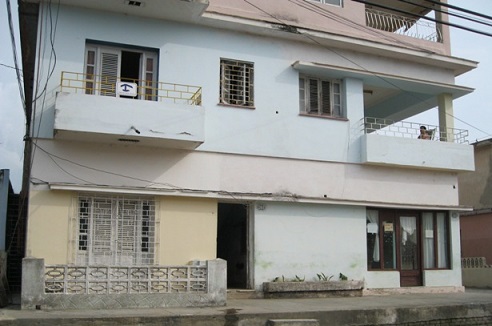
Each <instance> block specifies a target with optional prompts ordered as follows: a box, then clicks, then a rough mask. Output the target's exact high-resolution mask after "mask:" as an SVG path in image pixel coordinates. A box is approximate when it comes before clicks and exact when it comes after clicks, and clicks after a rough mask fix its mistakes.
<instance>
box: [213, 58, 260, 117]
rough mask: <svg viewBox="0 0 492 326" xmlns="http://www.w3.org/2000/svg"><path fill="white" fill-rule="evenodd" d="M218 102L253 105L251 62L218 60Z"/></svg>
mask: <svg viewBox="0 0 492 326" xmlns="http://www.w3.org/2000/svg"><path fill="white" fill-rule="evenodd" d="M220 103H224V104H231V105H239V106H247V107H253V106H254V69H253V63H251V62H243V61H236V60H229V59H221V60H220Z"/></svg>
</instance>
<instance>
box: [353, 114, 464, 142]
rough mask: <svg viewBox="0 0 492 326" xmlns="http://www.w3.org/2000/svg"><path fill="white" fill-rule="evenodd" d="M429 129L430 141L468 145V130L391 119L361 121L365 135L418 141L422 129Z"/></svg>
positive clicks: (366, 118) (365, 119)
mask: <svg viewBox="0 0 492 326" xmlns="http://www.w3.org/2000/svg"><path fill="white" fill-rule="evenodd" d="M421 126H424V127H426V129H427V134H428V135H429V139H430V140H439V141H448V142H454V143H457V144H468V140H467V137H468V130H464V129H455V128H447V129H446V130H443V129H442V128H439V126H433V125H429V124H421V123H416V122H408V121H396V122H395V121H393V120H389V119H380V118H371V117H365V118H364V119H362V120H361V127H362V130H363V131H364V133H365V134H371V133H376V134H378V135H383V136H393V137H402V138H413V139H418V138H419V136H420V127H421Z"/></svg>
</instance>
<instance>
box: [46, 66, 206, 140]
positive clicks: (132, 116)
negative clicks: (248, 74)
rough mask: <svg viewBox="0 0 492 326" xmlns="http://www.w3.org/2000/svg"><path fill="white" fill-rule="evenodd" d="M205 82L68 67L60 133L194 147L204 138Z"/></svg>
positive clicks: (60, 100)
mask: <svg viewBox="0 0 492 326" xmlns="http://www.w3.org/2000/svg"><path fill="white" fill-rule="evenodd" d="M204 116H205V115H204V109H203V107H201V87H198V86H190V85H182V84H172V83H164V82H155V81H146V80H137V79H128V78H120V77H116V76H97V75H92V74H83V73H74V72H62V75H61V84H60V92H59V93H58V94H57V97H56V100H55V121H54V135H55V138H57V139H75V140H82V141H97V142H107V143H139V144H140V145H144V146H155V147H168V148H182V149H194V148H196V147H198V146H199V145H200V144H202V143H203V142H204V140H205V139H204Z"/></svg>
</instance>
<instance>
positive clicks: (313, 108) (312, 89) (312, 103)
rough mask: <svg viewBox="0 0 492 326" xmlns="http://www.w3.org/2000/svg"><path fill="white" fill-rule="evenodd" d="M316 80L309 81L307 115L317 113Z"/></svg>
mask: <svg viewBox="0 0 492 326" xmlns="http://www.w3.org/2000/svg"><path fill="white" fill-rule="evenodd" d="M318 108H319V98H318V80H317V79H309V107H308V113H319V111H318Z"/></svg>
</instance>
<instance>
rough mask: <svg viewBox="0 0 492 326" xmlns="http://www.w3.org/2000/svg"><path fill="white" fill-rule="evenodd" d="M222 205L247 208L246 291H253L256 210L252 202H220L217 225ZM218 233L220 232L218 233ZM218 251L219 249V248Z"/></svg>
mask: <svg viewBox="0 0 492 326" xmlns="http://www.w3.org/2000/svg"><path fill="white" fill-rule="evenodd" d="M220 204H233V205H234V204H235V205H244V206H245V208H246V216H245V218H246V223H245V226H246V230H245V232H246V235H245V241H246V243H245V246H246V258H245V272H246V276H245V277H246V279H245V285H246V286H245V289H252V288H253V287H254V269H253V262H254V247H253V244H254V232H253V230H254V209H252V208H253V207H254V206H253V204H252V203H250V202H237V201H219V202H217V223H218V220H219V215H218V211H219V210H218V207H219V205H220ZM217 232H218V231H217ZM218 238H219V234H218V233H217V241H218ZM217 245H218V243H217ZM217 250H218V247H217ZM217 258H219V257H217Z"/></svg>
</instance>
